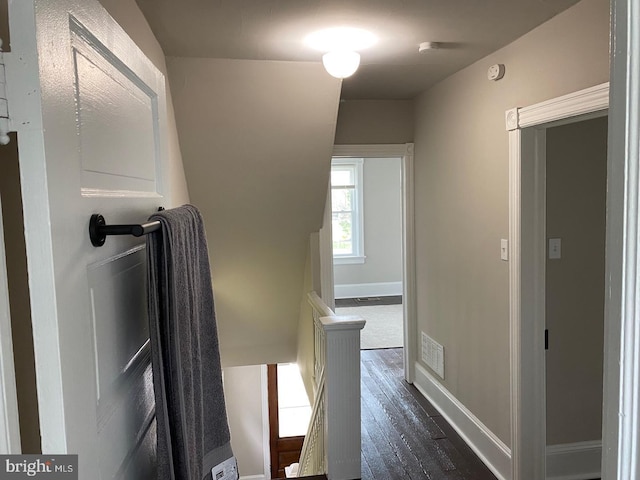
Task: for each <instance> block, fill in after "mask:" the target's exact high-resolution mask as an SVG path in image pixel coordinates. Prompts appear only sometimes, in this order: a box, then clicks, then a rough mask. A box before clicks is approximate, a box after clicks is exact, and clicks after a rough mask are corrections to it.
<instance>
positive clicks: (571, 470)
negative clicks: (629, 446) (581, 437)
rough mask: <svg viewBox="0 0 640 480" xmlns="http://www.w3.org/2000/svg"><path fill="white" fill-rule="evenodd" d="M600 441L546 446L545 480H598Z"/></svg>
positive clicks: (600, 453) (600, 454)
mask: <svg viewBox="0 0 640 480" xmlns="http://www.w3.org/2000/svg"><path fill="white" fill-rule="evenodd" d="M601 456H602V441H600V440H594V441H589V442H578V443H565V444H562V445H549V446H547V480H591V479H593V478H600V472H601Z"/></svg>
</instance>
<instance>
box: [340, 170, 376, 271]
mask: <svg viewBox="0 0 640 480" xmlns="http://www.w3.org/2000/svg"><path fill="white" fill-rule="evenodd" d="M333 165H355V167H356V175H355V192H356V194H355V197H356V198H355V201H356V205H355V208H354V212H355V214H356V215H355V217H356V218H355V221H354V227H356V228H354V231H353V232H352V241H353V244H354V247H355V254H354V255H333V264H334V265H355V264H363V263H365V260H366V258H367V257H366V256H365V254H364V195H363V186H364V183H363V177H364V174H363V170H364V158H335V157H333V158H332V159H331V166H333ZM331 188H333V187H331ZM331 211H332V212H333V205H332V206H331Z"/></svg>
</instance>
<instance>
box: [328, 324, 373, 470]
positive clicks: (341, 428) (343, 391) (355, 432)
mask: <svg viewBox="0 0 640 480" xmlns="http://www.w3.org/2000/svg"><path fill="white" fill-rule="evenodd" d="M320 322H321V323H322V326H323V329H324V333H325V341H326V351H325V353H326V357H325V362H326V363H325V401H326V415H327V419H326V423H325V428H326V432H325V439H326V446H325V452H326V456H327V457H326V466H327V477H328V479H329V480H353V479H358V478H361V475H362V474H361V464H360V450H361V445H360V438H361V437H360V330H362V328H363V327H364V325H365V320H363V319H362V318H360V317H346V316H331V317H321V318H320Z"/></svg>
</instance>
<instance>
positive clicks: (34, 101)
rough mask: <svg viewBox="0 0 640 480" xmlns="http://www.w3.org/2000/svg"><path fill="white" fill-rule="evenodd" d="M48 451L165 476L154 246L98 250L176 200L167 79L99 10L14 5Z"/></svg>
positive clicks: (63, 3) (59, 2)
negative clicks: (154, 333) (157, 398)
mask: <svg viewBox="0 0 640 480" xmlns="http://www.w3.org/2000/svg"><path fill="white" fill-rule="evenodd" d="M9 19H10V29H11V54H10V55H9V56H8V59H7V77H8V78H7V83H8V97H9V109H10V115H11V116H12V125H14V126H15V127H16V128H17V130H18V148H19V157H20V174H21V179H22V195H23V205H24V221H25V229H26V235H25V236H26V247H27V262H28V270H29V287H30V295H31V307H32V321H33V335H34V344H35V354H36V375H37V388H38V406H39V416H40V428H41V434H42V450H43V453H77V454H79V463H80V466H79V471H80V478H81V479H86V480H94V479H98V478H101V479H111V478H128V479H144V478H149V477H150V476H151V475H152V471H153V463H154V448H155V446H154V443H155V430H154V429H155V421H154V419H155V417H154V402H153V384H152V375H151V367H150V352H149V345H148V322H147V314H146V292H145V276H146V264H145V258H146V254H145V250H144V239H136V238H133V237H108V238H107V240H106V244H105V246H104V247H101V248H96V247H94V246H92V244H91V242H90V241H89V236H88V222H89V217H90V215H91V214H92V213H101V214H103V215H104V216H105V218H106V221H107V223H140V222H143V221H145V220H146V218H147V217H148V216H149V215H150V214H151V213H153V212H154V211H155V210H156V209H157V207H158V206H160V205H167V206H168V203H169V199H168V198H166V195H165V193H166V192H165V186H166V185H167V183H166V178H165V174H164V172H165V171H166V161H165V156H166V151H167V149H166V145H165V128H166V127H165V124H166V107H165V86H164V77H163V76H162V74H161V73H160V72H158V70H157V69H156V68H155V67H154V66H153V65H152V64H151V62H150V61H149V60H148V59H147V58H146V57H145V56H144V55H143V54H142V52H141V51H140V50H139V49H138V48H137V47H136V45H135V44H134V43H133V42H132V40H131V39H130V38H129V37H128V36H127V35H126V34H125V33H124V31H123V30H122V29H121V28H120V27H119V26H118V25H117V24H116V23H115V21H114V20H113V19H112V18H111V17H110V16H109V15H108V14H107V13H106V11H105V10H104V9H103V8H102V6H101V5H100V4H99V3H98V2H97V1H95V0H56V1H51V0H19V1H16V0H10V1H9Z"/></svg>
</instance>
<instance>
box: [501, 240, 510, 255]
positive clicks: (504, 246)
mask: <svg viewBox="0 0 640 480" xmlns="http://www.w3.org/2000/svg"><path fill="white" fill-rule="evenodd" d="M500 260H509V240H507V239H506V238H501V239H500Z"/></svg>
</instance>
